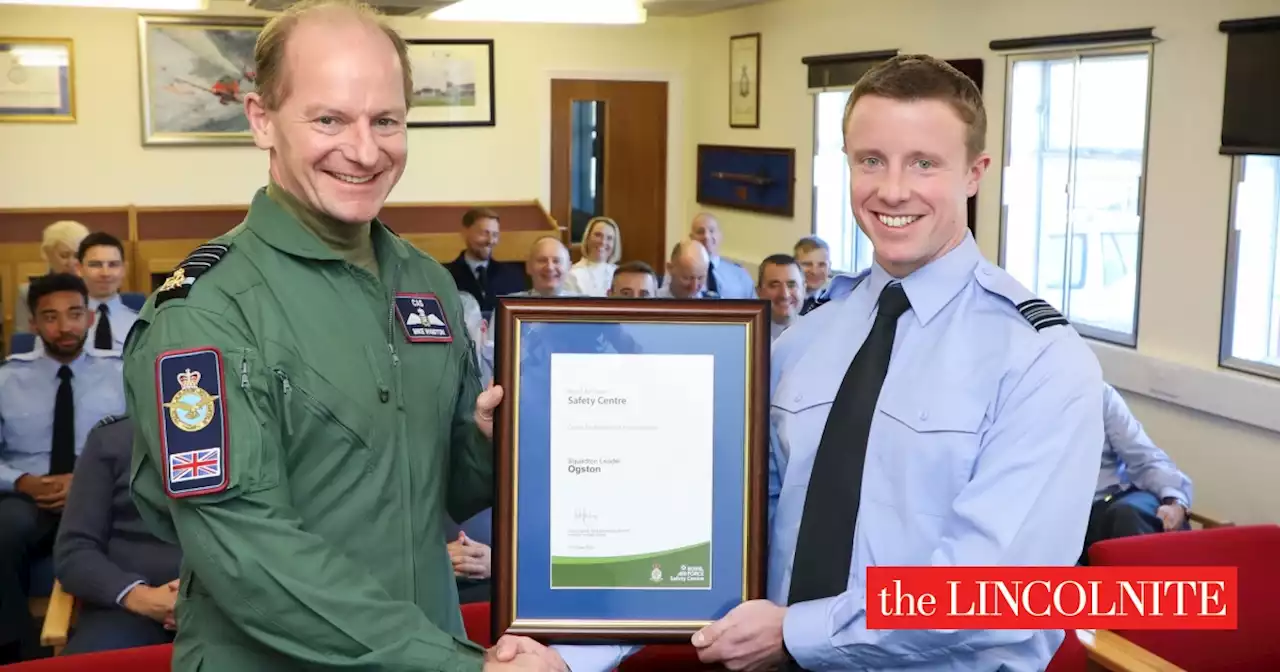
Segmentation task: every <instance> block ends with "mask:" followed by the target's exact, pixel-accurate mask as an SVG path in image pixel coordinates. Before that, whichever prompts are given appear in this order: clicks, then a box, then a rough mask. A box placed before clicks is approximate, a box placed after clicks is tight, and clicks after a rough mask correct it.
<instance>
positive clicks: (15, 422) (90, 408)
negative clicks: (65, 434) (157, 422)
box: [0, 327, 125, 492]
mask: <svg viewBox="0 0 1280 672" xmlns="http://www.w3.org/2000/svg"><path fill="white" fill-rule="evenodd" d="M113 328H114V327H113ZM61 366H62V364H61V363H60V362H58V361H57V360H54V359H51V358H50V357H48V356H47V355H45V354H44V352H43V350H38V351H33V352H27V353H23V354H20V355H13V356H11V357H10V358H9V359H8V361H6V362H5V364H4V366H0V492H12V491H13V485H14V483H15V482H16V481H17V480H18V479H19V478H21V477H22V475H23V474H31V475H33V476H44V475H46V474H48V473H49V457H50V455H51V453H52V451H53V406H54V402H55V401H56V399H57V396H58V386H59V385H60V384H61V382H62V381H61V380H59V378H58V369H59V368H60V367H61ZM69 366H70V367H71V374H72V376H71V389H72V390H73V391H74V398H75V409H76V455H79V454H80V451H82V450H84V440H85V437H87V436H88V435H89V430H91V429H93V426H94V425H95V424H97V423H98V421H99V420H101V419H103V418H105V417H107V416H108V415H120V414H123V413H124V412H125V403H124V361H123V360H122V359H120V355H119V353H118V352H109V351H102V350H92V349H90V348H86V349H85V351H84V352H83V353H81V354H80V357H78V358H77V359H76V360H75V361H73V362H71V364H69Z"/></svg>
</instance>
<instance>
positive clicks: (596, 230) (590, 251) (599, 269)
mask: <svg viewBox="0 0 1280 672" xmlns="http://www.w3.org/2000/svg"><path fill="white" fill-rule="evenodd" d="M621 258H622V232H620V231H619V230H618V223H617V222H615V221H613V220H612V219H609V218H608V217H596V218H594V219H592V220H591V221H590V222H587V230H586V233H584V234H583V236H582V258H581V259H579V260H578V263H576V264H574V265H573V266H572V267H571V268H570V269H569V277H568V278H565V281H564V287H565V289H567V290H569V291H572V292H577V293H578V294H580V295H582V296H608V295H609V286H610V285H612V284H613V271H614V269H616V268H617V267H618V260H619V259H621Z"/></svg>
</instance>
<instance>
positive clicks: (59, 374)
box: [0, 273, 125, 660]
mask: <svg viewBox="0 0 1280 672" xmlns="http://www.w3.org/2000/svg"><path fill="white" fill-rule="evenodd" d="M27 303H28V306H27V308H28V310H29V311H30V313H31V314H32V315H33V316H34V317H33V318H32V319H31V324H30V328H31V329H32V331H34V332H35V333H36V334H37V335H38V336H39V339H40V342H41V343H42V344H43V347H41V348H39V349H37V350H33V351H31V352H28V353H24V354H20V355H13V356H11V357H9V360H8V361H7V362H6V363H5V365H4V366H2V367H0V660H11V659H13V658H14V657H15V656H18V655H21V652H22V650H23V648H24V646H26V645H31V644H33V643H34V642H33V641H31V640H30V639H28V638H30V637H33V636H34V634H35V633H34V624H33V623H32V621H31V617H30V615H29V613H28V610H27V577H28V574H29V571H30V567H31V565H32V564H33V563H34V562H36V561H37V560H39V559H41V558H44V557H46V556H47V555H48V554H49V552H50V551H51V550H52V546H53V541H54V537H55V534H56V531H57V529H58V522H59V520H60V519H61V516H62V510H63V506H64V504H65V503H66V500H67V495H68V494H69V493H70V490H71V483H72V478H71V474H72V472H73V470H74V469H75V462H76V456H77V455H79V454H80V451H81V450H82V449H83V447H84V442H85V437H86V436H87V435H88V434H89V430H90V429H92V428H93V426H94V425H95V424H96V423H97V422H98V421H99V420H101V419H102V418H104V417H106V416H109V415H116V414H120V413H124V411H125V401H124V378H123V364H122V361H121V359H120V356H119V353H118V352H113V351H100V350H91V349H86V348H85V347H84V345H85V339H86V338H87V334H88V333H89V330H90V328H92V326H93V313H92V312H91V311H90V310H89V290H88V289H86V288H85V284H84V280H81V279H80V278H79V277H78V276H76V275H72V274H69V273H59V274H54V275H46V276H42V277H40V278H37V279H35V280H33V281H32V282H31V288H30V292H29V293H28V296H27ZM24 640H26V641H24ZM31 649H34V647H33V646H32V647H31V648H30V649H28V650H31Z"/></svg>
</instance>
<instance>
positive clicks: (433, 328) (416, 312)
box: [396, 294, 453, 343]
mask: <svg viewBox="0 0 1280 672" xmlns="http://www.w3.org/2000/svg"><path fill="white" fill-rule="evenodd" d="M396 317H398V318H400V324H401V326H403V327H404V335H405V338H408V339H409V342H410V343H452V342H453V332H452V331H450V330H449V318H447V317H445V315H444V307H443V306H441V305H440V299H438V298H436V295H435V294H396Z"/></svg>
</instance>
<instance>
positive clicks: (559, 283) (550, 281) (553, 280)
mask: <svg viewBox="0 0 1280 672" xmlns="http://www.w3.org/2000/svg"><path fill="white" fill-rule="evenodd" d="M525 272H527V273H528V274H529V277H530V278H532V279H533V289H534V291H536V292H538V293H539V294H543V295H546V296H554V295H556V294H559V293H560V289H561V287H563V286H564V276H565V274H566V273H568V272H569V250H568V249H567V248H565V246H564V243H562V242H560V239H559V238H554V237H552V236H543V237H541V238H539V239H537V240H536V241H534V243H533V246H532V247H530V248H529V259H528V261H526V262H525Z"/></svg>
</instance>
